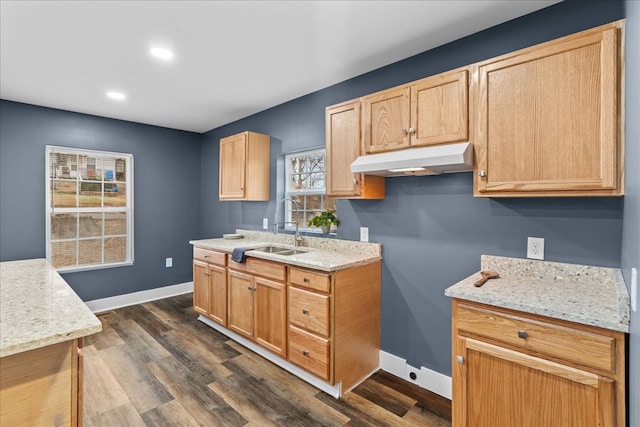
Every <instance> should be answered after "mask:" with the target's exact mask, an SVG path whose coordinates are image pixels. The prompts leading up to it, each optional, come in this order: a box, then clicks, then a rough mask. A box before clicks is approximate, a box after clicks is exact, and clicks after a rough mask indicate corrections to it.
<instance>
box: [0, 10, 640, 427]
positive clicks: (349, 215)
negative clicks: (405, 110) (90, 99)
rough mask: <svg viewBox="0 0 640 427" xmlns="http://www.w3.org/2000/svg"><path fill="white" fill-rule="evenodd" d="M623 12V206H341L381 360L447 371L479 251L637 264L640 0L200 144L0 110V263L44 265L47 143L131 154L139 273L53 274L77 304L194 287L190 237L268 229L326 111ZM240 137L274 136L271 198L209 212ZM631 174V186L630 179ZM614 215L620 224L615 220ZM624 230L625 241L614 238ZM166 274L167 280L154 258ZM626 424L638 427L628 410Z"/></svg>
mask: <svg viewBox="0 0 640 427" xmlns="http://www.w3.org/2000/svg"><path fill="white" fill-rule="evenodd" d="M625 6H626V13H627V14H628V15H629V17H628V18H629V19H628V22H627V32H628V34H627V36H628V39H627V43H628V45H632V46H633V49H635V50H633V49H627V80H626V83H627V92H628V93H627V118H628V120H627V192H626V194H627V195H626V197H625V198H624V199H622V198H577V199H504V200H499V199H495V200H492V199H480V198H473V197H472V177H471V174H470V173H461V174H453V175H445V176H434V177H405V178H389V179H387V197H386V198H385V200H381V201H348V200H341V201H339V202H338V209H339V214H340V217H341V219H342V225H341V227H340V229H339V236H340V237H341V238H346V239H353V240H356V239H357V238H358V236H359V227H360V226H367V227H370V238H371V240H372V241H376V242H380V243H382V244H383V258H384V262H383V283H382V286H383V308H382V316H383V330H382V347H383V350H384V351H386V352H389V353H392V354H394V355H397V356H399V357H402V358H406V359H407V360H408V362H409V363H410V364H412V365H414V366H425V367H428V368H430V369H433V370H436V371H438V372H441V373H443V374H447V375H450V373H451V369H450V354H451V352H450V348H451V339H450V333H451V328H450V321H451V319H450V314H451V313H450V301H449V300H448V299H447V298H445V297H444V295H443V292H444V289H445V288H446V287H448V286H449V285H451V284H452V283H454V282H456V281H458V280H460V279H461V278H463V277H465V276H467V275H469V274H471V273H473V272H475V271H477V270H478V268H479V262H480V255H481V254H497V255H505V256H514V257H524V256H525V244H526V237H527V236H539V237H544V238H545V239H546V258H547V260H553V261H562V262H573V263H580V264H593V265H601V266H611V267H620V266H621V265H622V268H623V271H624V273H625V277H626V278H627V279H628V278H629V276H630V275H629V271H630V269H631V267H633V266H637V265H638V258H639V255H638V253H639V251H638V237H637V236H638V222H639V220H638V210H639V209H638V199H639V196H640V190H639V189H638V172H637V171H638V169H639V168H640V160H639V159H638V151H639V149H640V148H639V147H638V139H639V131H638V121H637V120H633V119H632V118H633V117H638V110H639V106H638V99H639V98H640V96H638V95H639V94H638V75H640V66H639V65H638V50H637V47H638V44H639V41H638V31H639V27H640V24H639V22H638V21H639V19H640V18H639V16H638V8H639V3H637V2H635V1H631V0H628V1H626V2H622V1H595V2H592V1H573V0H570V1H565V2H563V3H560V4H557V5H554V6H552V7H550V8H547V9H544V10H542V11H539V12H536V13H534V14H531V15H528V16H525V17H522V18H520V19H517V20H514V21H511V22H508V23H505V24H502V25H500V26H497V27H494V28H491V29H489V30H486V31H483V32H481V33H478V34H475V35H472V36H469V37H467V38H464V39H461V40H458V41H456V42H453V43H450V44H448V45H445V46H442V47H440V48H437V49H434V50H432V51H429V52H426V53H424V54H421V55H418V56H415V57H412V58H409V59H406V60H404V61H401V62H398V63H395V64H392V65H390V66H388V67H385V68H382V69H380V70H376V71H373V72H371V73H368V74H365V75H363V76H359V77H357V78H354V79H351V80H348V81H346V82H343V83H340V84H337V85H335V86H332V87H329V88H327V89H324V90H322V91H319V92H316V93H313V94H309V95H307V96H305V97H302V98H299V99H296V100H294V101H291V102H289V103H286V104H283V105H280V106H278V107H275V108H272V109H269V110H267V111H264V112H261V113H259V114H256V115H253V116H251V117H248V118H246V119H243V120H240V121H238V122H234V123H231V124H228V125H226V126H223V127H220V128H217V129H214V130H212V131H210V132H207V133H205V134H203V135H198V134H193V133H188V132H180V131H175V130H170V129H164V128H158V127H153V126H146V125H141V124H135V123H130V122H122V121H118V120H111V119H104V118H98V117H93V116H87V115H82V114H75V113H69V112H64V111H59V110H52V109H47V108H42V107H35V106H30V105H25V104H19V103H14V102H8V101H0V260H1V261H7V260H13V259H21V258H33V257H43V256H44V255H45V237H44V232H45V222H44V175H43V167H42V166H43V165H44V146H45V145H46V144H55V145H66V146H76V147H82V148H90V149H98V150H109V151H122V152H130V153H133V154H134V156H135V216H136V217H135V238H136V241H135V243H136V263H135V265H134V266H131V267H120V268H112V269H106V270H98V271H93V272H82V273H73V274H66V275H65V279H66V280H67V281H68V282H69V283H70V284H71V286H72V287H73V288H74V289H75V290H76V291H77V292H78V293H79V294H80V296H81V297H82V298H83V299H84V300H92V299H97V298H104V297H108V296H113V295H119V294H125V293H130V292H135V291H139V290H144V289H150V288H157V287H161V286H164V285H170V284H177V283H182V282H187V281H190V280H191V248H190V246H189V245H188V240H190V239H193V238H206V237H214V236H219V235H220V234H221V233H225V232H230V231H233V230H234V229H235V228H239V227H242V228H251V229H259V228H260V227H261V224H262V218H263V217H267V218H269V220H270V222H271V221H272V218H273V213H274V210H275V200H276V197H277V194H278V193H280V194H281V191H282V183H281V182H280V183H278V181H277V179H276V177H278V176H280V177H281V176H282V165H283V162H282V154H283V153H285V152H288V151H295V150H300V149H305V148H313V147H322V146H324V109H325V107H326V106H327V105H331V104H334V103H337V102H340V101H343V100H346V99H351V98H355V97H358V96H361V95H365V94H368V93H371V92H374V91H377V90H381V89H385V88H388V87H392V86H395V85H398V84H401V83H405V82H408V81H412V80H416V79H419V78H421V77H425V76H429V75H432V74H437V73H439V72H442V71H446V70H449V69H452V68H456V67H459V66H463V65H466V64H469V63H473V62H476V61H480V60H483V59H486V58H489V57H492V56H496V55H500V54H502V53H506V52H509V51H513V50H516V49H519V48H522V47H526V46H529V45H533V44H536V43H540V42H544V41H546V40H550V39H553V38H556V37H561V36H563V35H567V34H570V33H573V32H577V31H580V30H583V29H586V28H590V27H593V26H597V25H599V24H603V23H607V22H611V21H614V20H617V19H620V18H622V17H623V16H624V13H625V10H624V7H625ZM245 130H252V131H256V132H262V133H266V134H269V135H271V137H272V155H271V161H272V163H271V164H272V177H271V194H272V195H271V201H269V202H223V203H221V202H219V201H218V197H217V193H218V161H219V159H218V141H219V138H221V137H223V136H227V135H231V134H234V133H236V132H241V131H245ZM634 174H635V175H634ZM623 213H624V221H623ZM623 227H624V237H623V232H622V230H623ZM169 256H172V257H173V258H174V268H173V269H165V268H164V258H165V257H169ZM639 323H640V320H638V316H637V314H634V315H633V316H632V333H631V340H630V342H631V354H632V357H630V365H631V366H630V372H631V381H630V395H631V402H637V401H638V393H640V384H639V374H640V366H638V363H639V362H638V358H637V356H636V357H635V358H634V357H633V355H637V354H639V353H640V342H639V331H638V324H639ZM630 408H631V418H630V421H631V422H630V425H640V415H639V414H638V408H637V405H635V406H634V405H630Z"/></svg>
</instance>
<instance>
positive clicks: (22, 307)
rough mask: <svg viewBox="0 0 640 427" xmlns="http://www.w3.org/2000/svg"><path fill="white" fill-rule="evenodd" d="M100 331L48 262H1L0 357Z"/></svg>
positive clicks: (78, 298)
mask: <svg viewBox="0 0 640 427" xmlns="http://www.w3.org/2000/svg"><path fill="white" fill-rule="evenodd" d="M101 330H102V324H101V323H100V320H98V318H97V317H96V316H95V315H94V314H93V313H92V312H91V310H89V307H87V306H86V304H85V303H84V302H83V301H82V300H81V299H80V297H78V295H77V294H76V293H75V292H74V291H73V289H71V287H70V286H69V285H68V284H67V282H65V281H64V279H63V278H62V277H61V276H60V275H59V274H58V272H57V271H56V270H55V268H53V267H52V266H51V264H50V263H49V262H48V261H47V260H45V259H29V260H23V261H8V262H0V357H5V356H10V355H12V354H17V353H22V352H25V351H29V350H34V349H37V348H40V347H45V346H48V345H52V344H57V343H61V342H64V341H70V340H72V339H75V338H80V337H84V336H87V335H91V334H95V333H97V332H100V331H101Z"/></svg>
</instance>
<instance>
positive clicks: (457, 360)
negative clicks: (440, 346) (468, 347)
mask: <svg viewBox="0 0 640 427" xmlns="http://www.w3.org/2000/svg"><path fill="white" fill-rule="evenodd" d="M456 362H458V363H459V364H463V363H464V357H462V356H456Z"/></svg>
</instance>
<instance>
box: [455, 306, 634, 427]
mask: <svg viewBox="0 0 640 427" xmlns="http://www.w3.org/2000/svg"><path fill="white" fill-rule="evenodd" d="M555 335H557V336H555ZM562 341H564V344H563V343H562ZM591 345H594V346H595V347H594V350H593V351H591V349H590V347H591ZM452 363H453V370H452V371H453V399H452V402H453V424H452V425H454V426H457V427H460V426H473V427H483V426H497V425H541V426H542V425H544V426H546V425H563V426H564V425H567V426H584V427H588V426H617V427H622V426H624V425H625V409H624V406H625V405H624V400H625V397H624V396H625V379H624V377H625V372H624V371H625V368H624V335H623V334H622V333H618V332H613V331H607V330H603V329H600V328H595V327H588V326H577V325H575V324H571V323H569V322H561V321H557V320H554V321H552V320H546V318H543V317H541V316H534V315H528V314H524V313H520V312H514V311H511V310H506V309H495V308H493V307H490V306H485V305H482V304H477V303H468V302H466V301H465V302H463V301H458V300H454V301H453V362H452Z"/></svg>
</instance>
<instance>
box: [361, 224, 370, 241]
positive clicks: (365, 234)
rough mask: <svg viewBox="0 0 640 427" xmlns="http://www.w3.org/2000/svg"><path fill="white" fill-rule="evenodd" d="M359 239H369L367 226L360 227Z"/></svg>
mask: <svg viewBox="0 0 640 427" xmlns="http://www.w3.org/2000/svg"><path fill="white" fill-rule="evenodd" d="M360 241H361V242H368V241H369V227H360Z"/></svg>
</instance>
